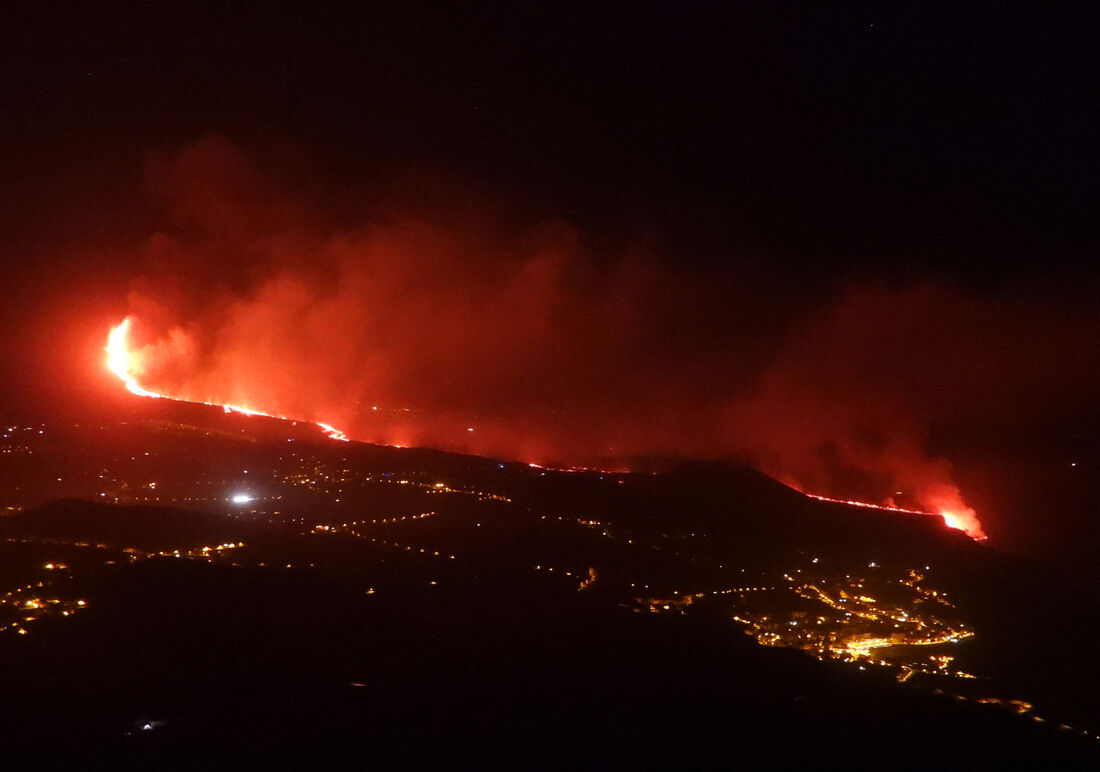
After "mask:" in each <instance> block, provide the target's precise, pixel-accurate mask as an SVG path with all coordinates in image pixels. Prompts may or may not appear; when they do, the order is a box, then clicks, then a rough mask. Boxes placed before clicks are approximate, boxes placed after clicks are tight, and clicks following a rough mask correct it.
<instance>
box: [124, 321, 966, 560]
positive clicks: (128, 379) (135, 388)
mask: <svg viewBox="0 0 1100 772" xmlns="http://www.w3.org/2000/svg"><path fill="white" fill-rule="evenodd" d="M130 321H131V317H129V316H128V317H126V318H125V319H123V320H122V323H121V324H119V325H118V326H116V327H114V328H113V329H112V330H111V332H110V335H108V337H107V345H106V347H105V348H104V350H105V351H106V352H107V368H108V369H109V370H110V371H111V372H113V373H114V374H115V375H117V376H118V377H119V378H120V379H122V382H123V383H124V384H126V388H127V389H129V390H130V391H131V392H132V393H134V394H136V395H138V396H139V397H155V398H157V399H170V400H173V401H175V402H190V403H192V404H202V405H210V406H212V407H220V408H222V409H223V410H225V412H227V413H240V414H242V415H258V416H265V417H267V418H278V419H281V420H284V421H296V420H298V419H295V418H290V417H289V416H282V415H275V414H274V413H265V412H263V411H262V410H252V409H251V408H247V407H241V406H240V405H227V404H221V403H217V402H205V401H201V402H196V401H195V400H186V399H180V398H178V397H172V396H169V395H167V394H158V393H157V392H155V391H149V390H148V389H146V388H145V387H143V386H142V385H141V384H139V383H138V382H137V380H136V379H135V378H134V376H133V373H132V371H133V368H134V359H135V357H134V354H133V353H132V352H131V351H130V349H129V345H128V344H127V339H126V338H127V335H128V333H129V331H130ZM305 423H313V424H314V425H316V426H318V427H320V428H321V430H322V431H324V433H325V434H326V435H328V436H329V437H331V438H332V439H334V440H341V441H343V442H349V441H350V438H349V437H348V436H347V435H346V434H345V433H344V432H342V431H341V430H339V429H337V428H335V427H334V426H331V425H329V424H326V423H322V422H320V421H312V422H308V421H307V422H305ZM393 447H397V448H400V447H402V446H401V445H394V446H393ZM528 466H529V467H531V468H532V469H544V470H547V471H555V472H598V471H602V470H597V469H590V468H587V467H579V466H570V467H551V466H543V465H541V464H535V463H530V464H528ZM606 473H607V474H615V472H610V471H608V472H606ZM803 495H805V496H807V497H809V498H811V499H817V500H818V501H828V502H832V503H834V504H847V505H849V506H853V507H865V508H867V509H881V510H885V511H888V512H902V513H905V514H908V515H929V516H932V517H937V516H938V517H942V518H943V521H944V523H946V524H947V525H948V526H949V527H951V528H955V529H958V530H960V531H963V532H965V533H966V534H967V535H968V536H969V537H970V538H972V539H974V540H975V541H985V540H986V538H987V537H986V535H985V534H984V533H983V532H982V530H981V526H980V525H977V524H976V520H973V519H972V518H971V519H968V518H966V517H964V516H962V515H959V514H957V513H954V512H951V511H950V510H943V511H941V512H940V513H939V514H938V515H937V514H936V513H934V512H922V511H920V510H916V509H904V508H902V507H893V506H888V505H886V504H869V503H867V502H865V501H852V500H850V499H834V498H830V497H828V496H819V495H817V494H815V493H805V492H803ZM972 520H973V522H972Z"/></svg>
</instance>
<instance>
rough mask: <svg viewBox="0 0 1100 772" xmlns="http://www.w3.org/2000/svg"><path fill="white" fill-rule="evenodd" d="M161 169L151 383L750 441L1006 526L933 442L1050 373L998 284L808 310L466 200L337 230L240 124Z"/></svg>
mask: <svg viewBox="0 0 1100 772" xmlns="http://www.w3.org/2000/svg"><path fill="white" fill-rule="evenodd" d="M154 177H155V181H156V185H157V189H158V191H159V192H160V193H161V195H162V196H164V198H165V200H166V201H167V203H168V205H169V210H170V215H171V220H170V222H169V223H168V226H169V227H166V228H165V230H164V232H162V233H158V234H156V235H155V236H153V237H152V238H150V239H149V241H148V243H147V246H146V248H145V251H146V255H145V256H146V258H147V260H148V262H149V264H150V265H151V266H152V268H151V269H150V271H149V273H148V274H147V275H146V276H145V277H143V278H142V279H140V280H138V281H137V282H135V285H134V289H133V292H132V293H131V296H130V301H131V308H132V315H133V319H134V321H133V325H132V328H130V329H129V330H128V334H129V336H130V348H131V351H132V353H133V356H134V360H133V362H132V363H131V365H132V366H131V365H128V366H127V367H126V369H125V372H126V373H127V374H128V375H129V377H131V378H136V383H139V384H140V387H141V388H143V389H147V390H149V391H151V392H154V393H156V394H164V395H170V396H172V397H175V398H180V399H185V400H189V401H197V402H207V403H214V404H228V405H237V406H246V407H248V408H249V409H252V410H257V411H262V412H264V413H265V414H271V415H277V416H290V417H293V418H295V419H298V420H307V421H314V422H322V421H323V422H325V423H327V424H331V425H334V426H338V427H340V428H341V429H343V430H344V431H346V432H347V433H348V434H349V435H350V436H351V437H353V438H355V439H361V440H365V441H373V442H382V443H386V444H392V445H403V446H409V445H429V446H435V447H440V448H444V449H448V450H456V451H466V452H472V453H478V454H484V455H496V456H502V457H507V458H513V459H517V460H522V461H525V462H534V463H552V464H558V465H571V464H576V465H598V466H601V467H604V468H607V467H609V466H616V467H620V468H621V467H625V466H629V464H630V462H631V459H632V458H633V457H637V456H641V455H690V456H709V457H715V456H739V457H748V458H749V459H751V460H752V461H753V463H755V464H756V465H757V466H759V467H760V468H761V469H763V470H764V471H766V472H768V473H770V474H772V475H774V476H776V477H777V478H779V479H781V480H784V481H785V482H788V483H790V484H792V485H793V486H795V487H797V488H799V489H800V490H804V491H808V492H814V493H819V494H828V495H832V496H837V497H839V498H857V497H858V498H861V499H866V498H868V497H871V498H872V499H873V500H878V501H880V502H882V503H884V504H889V505H895V506H898V507H899V508H903V509H914V510H919V511H924V512H934V513H938V514H943V515H944V516H945V519H947V521H948V523H949V524H950V525H953V526H955V527H961V528H964V529H965V530H967V531H968V532H969V533H970V534H971V535H974V536H981V535H982V532H981V526H980V524H979V523H978V520H977V518H976V516H975V515H974V512H973V510H972V509H970V508H969V507H968V506H967V505H966V503H965V501H964V500H963V497H962V494H961V493H960V491H959V489H958V487H957V486H956V485H955V483H954V481H953V479H952V468H951V464H950V463H949V462H948V461H947V460H946V459H944V458H942V457H937V456H935V455H930V454H929V452H928V448H929V445H930V443H931V442H932V441H933V440H934V439H935V437H933V436H932V434H930V432H933V430H938V431H941V432H942V430H943V428H944V427H948V429H956V430H957V431H956V434H957V433H959V431H963V430H962V429H958V427H966V426H967V425H976V424H980V422H981V421H983V420H995V419H994V418H993V416H995V415H997V411H1000V410H1003V409H1004V408H1005V407H1006V406H1008V407H1011V405H1013V404H1015V403H1013V402H1012V400H1013V399H1019V401H1020V402H1021V404H1023V403H1026V401H1027V400H1026V398H1022V397H1020V398H1018V397H1012V396H1010V397H1008V398H1007V399H1008V402H1006V401H1005V399H1006V398H1002V397H998V398H996V399H987V398H986V396H985V393H984V391H983V388H984V387H983V379H986V380H985V381H984V383H985V384H988V383H989V382H990V381H989V380H988V379H990V378H993V377H1004V376H1006V375H1008V376H1012V377H1017V378H1022V380H1023V382H1024V384H1025V386H1026V385H1027V384H1028V383H1030V381H1029V379H1028V377H1027V372H1028V371H1027V368H1024V370H1023V371H1022V372H1017V371H1016V370H1013V367H1015V365H1010V364H1006V363H1011V361H1012V351H1011V346H1007V345H1006V344H1005V343H1004V342H1003V341H1001V340H1000V339H999V338H998V337H997V335H998V329H999V327H998V326H999V325H1003V323H1004V318H1003V315H1002V313H1001V312H1002V311H1003V310H1004V309H1003V308H1002V307H999V306H997V305H996V304H990V303H983V302H975V301H974V300H973V299H971V298H968V297H966V296H965V295H964V294H963V293H960V292H958V291H956V290H952V289H948V288H944V287H937V286H921V285H915V286H910V287H902V288H899V289H893V288H888V287H884V286H874V285H872V286H863V287H851V288H850V289H848V290H847V291H845V292H841V293H840V294H839V295H837V294H835V293H834V291H833V289H832V288H827V287H823V288H822V289H821V293H820V294H818V295H814V294H812V293H811V294H810V295H809V297H813V298H814V300H813V301H812V303H810V304H808V305H807V304H802V303H799V302H797V301H796V298H798V297H801V296H804V295H805V294H806V293H805V290H804V288H803V289H799V288H795V287H789V288H787V287H783V286H776V285H774V284H773V285H768V286H767V287H766V288H765V287H764V286H762V285H761V284H759V283H754V282H753V281H752V280H749V279H745V280H744V281H741V280H739V279H738V278H737V275H736V271H731V272H725V273H722V275H720V276H717V277H715V276H713V275H708V274H705V273H701V272H699V273H695V274H693V273H692V272H691V271H688V270H685V269H682V268H677V267H675V264H674V263H673V262H672V261H671V260H670V259H667V258H665V257H663V256H662V250H661V249H658V248H656V247H654V246H653V243H652V241H651V240H647V239H645V238H642V239H638V240H636V241H634V242H627V243H626V244H625V245H623V244H620V246H618V247H615V248H611V249H601V250H597V249H594V248H592V247H590V246H589V245H588V244H587V243H586V241H585V238H584V236H583V234H581V233H579V232H578V231H577V230H575V229H574V228H572V227H570V226H569V225H567V224H563V223H555V224H549V225H547V224H541V225H537V226H533V227H516V226H515V225H514V224H512V225H509V224H506V223H504V221H502V220H500V219H499V218H497V217H496V216H495V215H494V213H493V212H492V211H490V209H491V208H482V209H478V208H477V207H471V206H469V205H468V202H463V206H462V207H461V208H458V209H457V210H456V209H454V208H452V209H450V210H447V209H446V208H444V213H443V214H439V213H438V212H431V213H429V210H427V209H425V208H424V207H419V208H418V207H415V206H406V207H403V208H401V209H388V210H379V211H377V212H374V213H373V214H372V216H371V217H369V218H367V219H368V221H369V224H367V225H365V226H364V225H354V226H348V225H347V224H346V222H344V223H342V224H334V223H333V222H332V221H331V220H330V219H328V218H326V217H325V216H324V215H323V214H321V213H320V209H321V208H322V207H314V206H309V205H307V204H303V203H300V202H299V201H298V200H296V198H295V197H294V196H292V195H290V194H289V193H288V192H287V189H286V188H285V187H282V188H281V187H279V186H278V185H275V184H274V183H273V182H272V181H271V180H269V179H267V178H265V176H264V175H263V174H261V173H260V172H259V171H257V170H256V169H255V168H254V167H253V166H252V165H251V164H250V163H249V162H248V160H247V159H246V158H245V156H244V155H243V154H241V153H240V152H239V151H238V150H237V149H236V148H234V147H233V146H232V145H230V144H229V143H227V142H225V141H223V140H219V139H211V140H207V141H205V142H202V143H199V144H198V145H196V146H193V147H191V148H190V149H188V150H187V151H185V152H184V153H182V154H180V155H179V156H178V157H176V158H174V159H171V160H170V161H168V162H165V163H163V164H161V165H160V166H159V167H158V169H157V171H156V173H155V175H154ZM454 211H460V212H461V217H456V216H454ZM345 219H347V218H345ZM1006 303H1007V304H1008V305H1011V304H1010V303H1008V301H1006ZM1006 307H1007V306H1006ZM1017 310H1018V309H1017ZM1058 361H1061V360H1058ZM1051 367H1052V368H1054V369H1057V367H1058V365H1057V364H1054V363H1053V360H1052V363H1051ZM1017 370H1019V368H1017ZM121 374H122V373H120V375H121ZM1058 375H1059V374H1058V373H1054V376H1055V377H1057V376H1058ZM124 377H125V376H124ZM1013 393H1015V392H1013ZM968 422H969V424H968ZM933 433H934V432H933ZM949 433H950V432H949Z"/></svg>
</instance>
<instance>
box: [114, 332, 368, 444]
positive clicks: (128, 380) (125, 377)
mask: <svg viewBox="0 0 1100 772" xmlns="http://www.w3.org/2000/svg"><path fill="white" fill-rule="evenodd" d="M130 319H131V317H129V316H127V317H126V318H125V319H123V320H122V323H121V324H119V325H118V326H117V327H114V328H113V329H112V330H111V333H110V335H108V336H107V345H106V347H105V348H104V351H106V352H107V368H108V369H109V370H110V371H111V372H113V373H114V374H115V375H117V376H118V377H119V378H121V379H122V382H123V383H125V384H126V388H127V389H129V390H130V391H131V392H133V393H134V394H137V395H138V396H139V397H157V398H158V399H171V400H175V401H177V402H190V401H192V400H182V399H178V398H176V397H171V396H169V395H167V394H157V393H156V392H155V391H149V390H148V389H146V388H144V387H143V386H141V384H139V383H138V382H137V380H136V379H135V377H134V371H135V370H137V369H138V357H137V356H136V355H135V354H134V352H132V351H130V347H129V343H128V341H127V336H128V335H129V332H130ZM201 404H203V405H211V406H213V407H220V408H222V409H223V410H225V412H227V413H240V414H242V415H259V416H266V417H267V418H281V419H283V420H287V421H293V420H298V419H294V418H290V417H289V416H282V415H274V414H272V413H265V412H263V411H262V410H252V409H251V408H247V407H242V406H240V405H226V404H219V403H217V402H202V403H201ZM312 423H314V424H316V425H317V426H319V427H321V429H322V431H324V433H325V434H327V435H328V436H329V437H331V438H332V439H334V440H343V441H344V442H347V441H348V436H347V435H346V434H344V433H343V432H342V431H340V430H339V429H337V428H335V427H334V426H330V425H329V424H326V423H321V422H320V421H314V422H312Z"/></svg>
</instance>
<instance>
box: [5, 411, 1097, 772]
mask: <svg viewBox="0 0 1100 772" xmlns="http://www.w3.org/2000/svg"><path fill="white" fill-rule="evenodd" d="M155 408H156V409H155V410H154V409H152V408H149V409H147V410H146V411H145V412H142V413H140V414H138V415H135V416H131V417H130V420H128V421H127V422H126V423H112V424H109V425H107V424H103V425H99V424H97V425H94V426H91V425H86V426H81V427H56V428H55V427H45V428H42V429H39V428H38V427H35V428H34V431H31V430H30V429H28V428H27V427H23V428H21V429H19V430H16V429H14V428H13V429H7V434H8V435H9V436H7V437H6V438H5V442H7V443H8V445H7V446H5V447H6V449H7V450H10V451H12V452H10V453H8V452H6V453H5V455H4V456H3V457H2V459H0V469H2V470H3V475H4V476H3V478H2V479H0V485H3V488H2V490H4V491H6V492H7V494H8V497H9V500H10V503H9V501H5V502H0V503H3V504H4V505H6V506H9V507H10V509H9V510H8V511H9V514H7V515H6V516H5V517H3V518H0V578H2V580H3V581H4V583H5V584H6V585H7V586H4V587H2V588H0V593H5V592H8V593H9V594H8V595H7V596H6V598H7V599H6V601H5V604H4V605H2V606H0V613H3V614H4V618H3V620H0V624H3V625H5V627H4V628H3V629H2V630H0V653H2V660H0V661H2V662H3V663H4V664H3V665H2V666H0V688H2V689H3V694H4V697H5V699H4V701H3V703H2V705H3V707H2V709H0V710H2V718H0V725H2V726H3V727H4V730H3V734H4V738H5V740H6V742H5V748H6V749H7V750H6V751H5V757H6V758H7V759H8V760H9V761H8V762H6V763H5V767H9V768H24V767H32V766H33V767H35V768H43V767H52V766H65V765H68V764H75V765H79V766H82V767H85V768H86V767H88V766H99V767H111V768H117V767H119V766H120V765H121V766H127V765H129V766H133V767H140V768H151V767H185V768H212V767H220V766H249V767H264V768H275V767H280V766H290V767H306V766H315V767H326V768H328V767H342V766H347V767H357V768H408V767H469V768H485V767H503V768H510V769H516V768H544V767H549V768H561V767H582V768H621V767H627V768H639V767H646V768H650V767H652V768H669V767H676V768H683V767H717V766H721V767H726V768H728V767H734V768H737V767H747V768H764V769H788V768H794V767H796V766H797V767H805V768H813V769H819V768H837V769H840V768H845V769H853V768H855V769H860V768H862V769H973V768H975V767H979V768H995V767H996V766H1003V767H1005V768H1059V769H1071V768H1082V769H1089V768H1095V764H1096V763H1097V761H1100V742H1098V741H1097V738H1096V735H1095V732H1096V731H1097V730H1098V729H1100V709H1098V704H1097V701H1096V699H1095V696H1094V695H1093V693H1092V690H1091V684H1094V683H1096V679H1097V676H1098V675H1100V674H1098V673H1097V666H1096V663H1095V656H1094V647H1093V646H1092V645H1091V643H1090V642H1091V640H1092V637H1091V636H1092V632H1093V631H1092V630H1091V628H1090V625H1094V624H1095V619H1096V618H1097V614H1096V611H1097V609H1096V605H1095V602H1094V601H1093V600H1092V593H1091V592H1090V588H1077V587H1074V585H1073V584H1072V582H1070V581H1069V580H1066V579H1063V578H1060V577H1059V576H1058V575H1057V574H1054V573H1052V572H1050V571H1048V570H1046V569H1042V568H1040V567H1037V566H1029V565H1027V564H1024V563H1023V562H1022V561H1020V560H1018V559H1016V558H1013V557H1011V556H1008V555H1004V554H1001V553H998V552H997V551H996V550H994V549H993V548H991V547H988V546H983V545H978V544H976V543H974V542H972V541H970V540H969V539H968V538H966V537H965V536H964V535H962V534H960V533H958V532H955V531H951V530H950V529H947V528H945V527H944V526H943V525H942V524H941V523H940V522H939V521H938V519H936V518H930V517H921V516H901V515H894V514H887V513H882V512H875V511H866V510H859V509H856V508H852V507H846V506H841V505H833V504H825V503H822V502H816V501H811V500H809V499H806V498H804V497H802V496H801V495H800V494H797V493H795V492H793V491H791V490H790V489H788V488H785V487H784V486H782V485H779V484H778V483H776V482H774V481H772V480H770V479H768V478H766V477H763V476H762V475H759V474H758V473H756V472H753V471H752V470H750V469H747V468H744V467H738V466H735V465H730V464H717V463H710V464H685V465H681V466H679V467H677V468H675V469H671V470H670V471H667V472H664V473H661V474H653V475H649V474H645V475H621V474H601V473H597V472H585V473H569V472H555V471H549V470H541V469H532V468H528V467H525V466H522V465H516V464H509V463H505V462H498V461H494V460H490V459H479V458H472V457H465V456H454V455H448V454H444V453H438V452H432V451H421V450H398V449H393V448H382V447H375V446H367V445H359V444H344V443H338V442H334V441H328V440H324V439H321V438H319V437H318V436H316V435H315V434H314V433H313V432H312V431H311V430H310V429H308V428H306V427H304V426H301V427H294V426H291V425H289V424H285V423H281V422H274V421H271V422H268V421H265V420H262V419H249V418H241V417H232V416H222V415H219V414H215V413H214V412H213V411H207V410H205V409H201V408H184V407H180V408H178V409H177V408H176V407H172V408H171V409H165V408H164V406H159V405H158V406H155ZM38 431H42V432H43V433H42V434H38V433H37V432H38ZM146 453H148V454H149V455H145V454H146ZM245 470H247V472H245ZM57 478H61V479H60V480H58V479H57ZM150 483H153V485H152V486H150ZM238 492H245V493H247V494H248V495H249V496H251V500H250V501H248V502H241V503H234V502H232V501H230V500H229V499H230V498H231V497H232V496H233V495H236V494H238ZM93 499H94V500H93ZM204 547H205V548H207V549H205V550H204V549H203V548H204ZM872 565H873V566H874V568H869V567H868V566H872ZM926 565H927V566H930V567H931V569H930V571H929V573H930V578H929V579H928V581H929V582H931V583H932V584H931V586H932V587H935V588H938V591H939V592H941V593H945V592H949V593H950V594H951V597H952V598H953V600H954V603H955V606H956V607H957V611H958V615H959V616H960V617H961V619H962V620H963V621H964V622H965V623H966V624H967V625H968V626H969V627H970V628H972V629H973V631H974V635H973V636H972V637H969V638H966V639H965V640H962V641H960V642H957V643H947V644H943V645H937V646H927V647H913V646H910V647H904V646H896V647H893V648H894V649H896V650H903V649H904V650H908V649H924V648H927V649H928V650H929V651H928V653H938V652H941V651H951V652H952V655H953V656H954V658H955V660H954V662H955V664H953V665H952V666H951V667H952V668H955V667H956V666H958V667H961V668H962V669H963V670H966V671H968V672H969V673H973V674H974V675H976V676H977V678H966V679H963V678H957V677H954V676H952V675H951V674H950V673H948V672H947V671H946V670H944V671H943V672H939V671H936V672H928V673H924V672H918V673H917V674H916V675H913V676H912V677H911V678H908V679H907V680H906V682H905V683H899V682H898V681H899V680H900V679H899V677H898V676H899V673H900V672H901V671H899V670H898V667H897V662H896V661H895V660H893V659H891V662H890V664H887V663H886V662H885V659H889V658H890V657H886V656H885V655H884V661H883V662H882V663H881V664H879V663H875V662H872V661H870V660H868V659H866V658H865V659H856V660H853V661H846V660H845V659H844V658H843V657H830V656H821V657H815V656H812V654H813V652H803V651H797V650H794V649H792V648H788V647H785V646H784V645H778V646H759V645H757V643H756V642H755V641H754V638H753V637H751V635H746V634H745V633H746V632H750V633H751V631H750V630H746V629H745V627H744V626H742V625H740V624H738V623H735V622H734V621H732V617H733V616H734V615H735V614H740V615H742V616H748V615H751V614H754V613H756V614H762V613H765V611H766V612H767V613H769V614H772V615H778V614H790V615H791V616H790V619H791V620H792V622H793V621H796V620H805V619H808V618H810V617H807V616H805V613H809V612H805V611H802V610H800V609H805V608H808V606H807V605H806V601H805V600H803V599H800V598H799V597H798V596H797V595H795V594H793V593H792V592H791V591H789V590H788V589H787V588H786V587H785V586H783V579H782V577H783V576H784V575H787V573H788V572H792V573H793V572H794V571H796V570H797V571H798V572H803V571H806V572H810V571H820V572H821V574H820V579H819V580H815V581H818V583H819V584H821V585H822V586H824V584H823V583H824V582H826V581H830V580H829V578H828V577H829V576H840V575H842V574H843V575H845V576H848V575H849V573H847V572H854V571H856V570H857V569H858V570H860V571H862V572H864V573H865V574H867V579H866V582H867V586H868V587H871V586H880V585H881V586H882V587H886V586H887V585H888V584H889V583H891V582H894V579H893V578H892V577H894V576H895V575H897V574H898V572H900V571H903V570H907V569H911V568H918V567H923V566H926ZM876 571H877V572H880V573H881V576H882V577H887V578H882V579H876V578H874V577H875V576H878V574H876V573H875V572H876ZM815 576H816V574H815ZM853 581H854V580H853ZM876 582H877V584H875V583H876ZM792 586H793V585H792ZM860 586H863V585H862V584H861V585H860ZM9 590H10V592H9ZM867 592H870V590H867ZM688 596H690V597H688ZM918 602H919V601H918ZM918 608H919V607H918ZM760 609H765V611H761V610H760ZM62 610H64V611H62ZM813 613H817V612H813ZM783 618H784V619H786V618H787V617H783ZM920 654H921V656H924V654H925V652H923V651H922V652H920ZM891 656H893V655H891ZM897 656H903V654H898V655H897ZM904 656H908V655H907V654H904ZM872 659H877V655H876V656H875V657H873V658H872ZM897 661H900V660H897ZM1013 699H1016V700H1021V701H1026V702H1027V703H1029V707H1028V709H1027V710H1022V711H1017V709H1015V708H1013V707H1012V703H1010V702H1009V701H1010V700H1013ZM1031 703H1033V704H1034V706H1033V707H1031V705H1030V704H1031ZM1060 724H1061V725H1062V726H1059V725H1060Z"/></svg>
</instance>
